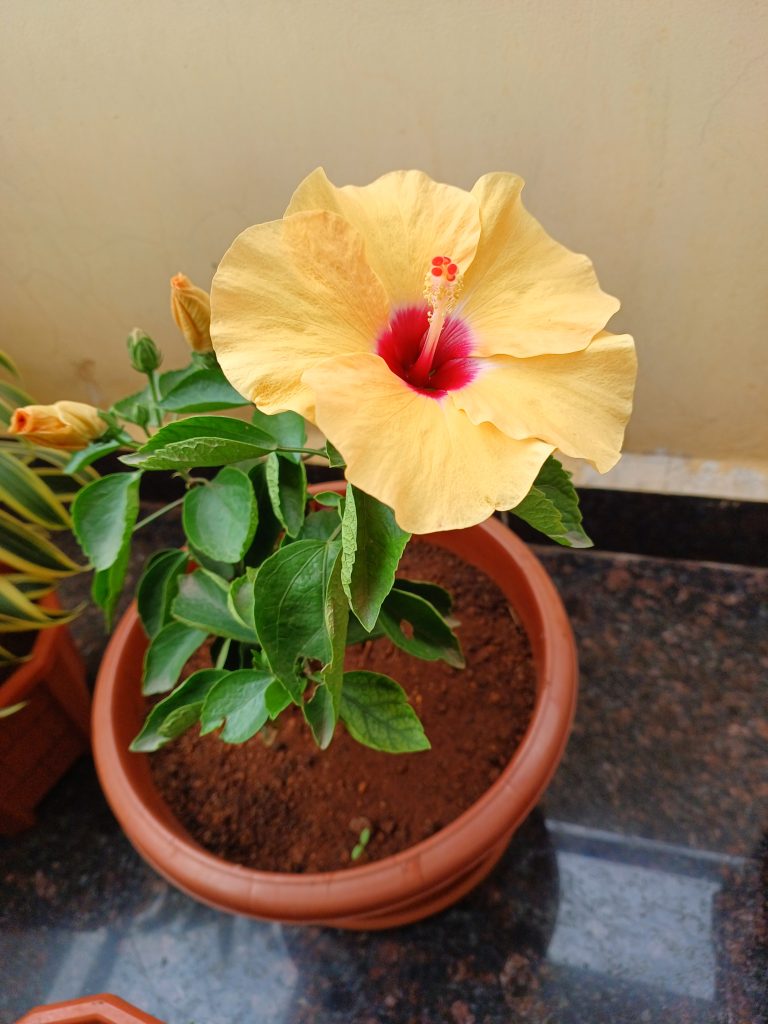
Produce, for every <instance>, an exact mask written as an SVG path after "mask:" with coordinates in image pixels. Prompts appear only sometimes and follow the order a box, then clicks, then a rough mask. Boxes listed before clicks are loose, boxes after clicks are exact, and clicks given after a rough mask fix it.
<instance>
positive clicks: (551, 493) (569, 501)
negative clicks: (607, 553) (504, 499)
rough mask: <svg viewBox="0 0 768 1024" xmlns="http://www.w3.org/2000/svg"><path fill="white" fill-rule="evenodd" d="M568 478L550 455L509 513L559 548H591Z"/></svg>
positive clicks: (569, 474)
mask: <svg viewBox="0 0 768 1024" xmlns="http://www.w3.org/2000/svg"><path fill="white" fill-rule="evenodd" d="M571 476H572V474H571V473H569V472H568V471H567V470H566V469H563V467H562V465H561V464H560V463H559V462H558V461H557V459H555V458H553V457H552V456H551V455H550V456H549V458H548V459H547V461H546V462H545V463H544V465H543V466H542V467H541V469H540V470H539V475H538V476H537V477H536V479H535V481H534V483H533V487H532V488H531V489H530V491H529V492H528V494H527V496H526V497H525V498H523V500H522V501H521V502H520V504H519V505H517V506H516V507H515V508H513V509H510V511H511V512H512V514H513V515H516V516H518V517H519V518H520V519H522V520H523V521H524V522H526V523H528V525H529V526H532V527H533V528H534V529H535V530H539V531H540V532H541V533H543V534H546V536H547V537H549V538H550V539H551V540H554V541H556V542H557V543H558V544H563V545H564V546H565V547H571V548H591V547H592V541H591V540H590V539H589V537H588V536H587V534H586V533H585V532H584V528H583V527H582V525H581V509H580V508H579V496H578V494H577V493H576V488H575V487H574V486H573V484H572V483H571Z"/></svg>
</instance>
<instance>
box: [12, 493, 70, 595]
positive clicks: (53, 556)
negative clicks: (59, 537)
mask: <svg viewBox="0 0 768 1024" xmlns="http://www.w3.org/2000/svg"><path fill="white" fill-rule="evenodd" d="M0 562H4V563H5V564H6V565H9V566H11V568H13V569H18V570H20V571H21V572H25V573H28V574H29V575H30V576H35V577H37V578H38V579H48V580H53V579H58V578H59V577H61V576H71V575H72V574H73V573H76V572H82V569H83V567H82V566H80V565H78V564H77V562H73V561H72V559H71V558H70V557H69V556H68V555H65V554H64V552H63V551H61V550H59V548H57V547H56V545H55V544H52V543H51V541H49V540H48V538H47V537H44V536H43V535H42V534H41V533H40V532H39V531H37V530H36V529H34V528H33V527H30V526H24V524H23V523H20V522H19V521H18V519H15V518H14V517H13V516H12V515H10V514H9V513H7V512H4V511H3V510H2V509H0Z"/></svg>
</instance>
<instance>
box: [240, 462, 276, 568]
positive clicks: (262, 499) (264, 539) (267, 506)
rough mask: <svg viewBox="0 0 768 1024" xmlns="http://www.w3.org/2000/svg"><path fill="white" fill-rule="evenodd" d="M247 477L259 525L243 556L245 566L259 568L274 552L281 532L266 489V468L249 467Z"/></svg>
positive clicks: (258, 466) (261, 464)
mask: <svg viewBox="0 0 768 1024" xmlns="http://www.w3.org/2000/svg"><path fill="white" fill-rule="evenodd" d="M248 476H249V477H250V480H251V485H252V486H253V493H254V495H255V497H256V504H257V506H258V509H259V523H258V526H257V528H256V536H255V537H254V538H253V543H252V544H251V546H250V548H249V549H248V551H247V552H246V554H245V558H244V561H245V564H246V565H248V566H259V565H261V563H262V562H263V561H264V559H265V558H268V557H269V555H271V554H272V552H273V551H274V550H275V544H276V542H277V538H278V537H279V536H280V534H281V533H282V531H283V527H282V526H281V525H280V521H279V519H278V518H277V516H276V515H275V513H274V512H273V511H272V501H271V499H270V497H269V489H268V488H267V467H266V464H265V463H264V462H260V463H259V464H258V465H256V466H253V467H251V469H249V470H248Z"/></svg>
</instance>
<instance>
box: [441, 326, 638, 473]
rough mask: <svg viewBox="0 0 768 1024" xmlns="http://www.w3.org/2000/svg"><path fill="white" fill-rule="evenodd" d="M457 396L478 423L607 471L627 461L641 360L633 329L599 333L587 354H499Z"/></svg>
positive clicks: (454, 397) (482, 364)
mask: <svg viewBox="0 0 768 1024" xmlns="http://www.w3.org/2000/svg"><path fill="white" fill-rule="evenodd" d="M476 363H477V365H478V367H479V371H478V373H477V374H476V376H475V377H474V379H473V380H472V381H470V383H469V384H467V385H466V386H465V387H463V388H461V389H460V390H457V391H452V392H451V393H450V397H451V398H452V400H453V402H454V404H455V405H456V406H457V407H458V408H459V409H463V410H464V411H465V412H466V414H467V416H468V417H469V418H470V420H471V421H472V422H473V423H486V422H491V423H494V424H495V425H496V426H497V427H498V428H499V430H502V431H504V433H505V434H507V435H508V436H509V437H513V438H517V439H523V438H529V437H538V438H540V439H541V440H542V441H547V442H548V443H549V444H552V445H554V446H555V447H556V448H559V449H560V451H562V452H564V453H565V454H566V455H572V456H574V457H576V458H582V459H587V460H589V462H591V463H592V465H593V466H594V467H595V469H597V470H598V471H599V472H600V473H605V472H607V470H609V469H610V468H611V467H612V466H614V465H615V464H616V463H617V462H618V460H619V454H620V449H621V444H622V440H623V438H624V427H625V425H626V422H627V420H628V419H629V414H630V412H631V411H632V392H633V390H634V385H635V374H636V371H637V359H636V356H635V346H634V343H633V341H632V338H631V337H630V336H629V335H628V334H620V335H614V334H608V333H607V332H604V333H602V334H599V335H598V336H597V337H596V338H595V339H594V341H593V342H592V343H591V344H590V345H588V346H587V347H586V348H585V349H583V350H582V351H581V352H571V353H568V354H565V355H555V356H533V357H531V358H530V359H515V358H514V357H513V356H493V357H492V358H490V359H478V360H477V361H476Z"/></svg>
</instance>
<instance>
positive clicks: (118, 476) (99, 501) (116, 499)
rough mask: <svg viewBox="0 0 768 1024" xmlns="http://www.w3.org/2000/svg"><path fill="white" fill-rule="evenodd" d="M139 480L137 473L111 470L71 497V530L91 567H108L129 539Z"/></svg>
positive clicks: (135, 515) (135, 516)
mask: <svg viewBox="0 0 768 1024" xmlns="http://www.w3.org/2000/svg"><path fill="white" fill-rule="evenodd" d="M140 482H141V473H111V474H110V475H109V476H103V477H100V478H99V479H98V480H94V481H93V483H90V484H88V485H87V487H84V488H83V489H82V491H80V493H79V494H78V496H77V497H76V498H75V500H74V502H73V504H72V522H73V525H74V530H75V534H76V536H77V539H78V541H79V542H80V546H81V547H82V549H83V551H84V552H85V553H86V555H87V556H88V558H89V559H90V561H91V564H92V565H93V567H94V568H95V569H108V568H109V567H110V566H111V565H112V564H113V563H114V562H115V561H117V559H118V557H119V555H120V554H121V552H122V551H123V550H124V549H125V547H126V545H127V544H128V543H129V541H130V537H131V532H132V530H133V527H134V526H135V525H136V519H137V517H138V512H139V484H140Z"/></svg>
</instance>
